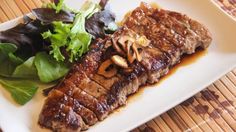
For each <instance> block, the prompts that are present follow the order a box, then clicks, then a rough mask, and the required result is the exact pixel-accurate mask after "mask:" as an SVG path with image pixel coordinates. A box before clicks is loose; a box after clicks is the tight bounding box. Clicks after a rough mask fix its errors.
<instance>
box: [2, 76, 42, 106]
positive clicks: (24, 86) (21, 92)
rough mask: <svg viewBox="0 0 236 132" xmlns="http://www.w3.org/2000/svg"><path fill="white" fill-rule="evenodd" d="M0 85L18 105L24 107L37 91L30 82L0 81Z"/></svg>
mask: <svg viewBox="0 0 236 132" xmlns="http://www.w3.org/2000/svg"><path fill="white" fill-rule="evenodd" d="M0 83H1V84H2V85H3V86H4V88H5V89H6V90H8V91H9V92H10V93H11V96H12V98H13V99H14V100H15V101H16V102H17V103H18V104H20V105H24V104H26V103H27V102H28V101H30V100H31V99H32V98H33V96H34V95H35V93H36V91H37V89H38V87H37V86H36V85H35V84H34V83H33V82H31V81H22V80H3V79H0Z"/></svg>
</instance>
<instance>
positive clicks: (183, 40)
mask: <svg viewBox="0 0 236 132" xmlns="http://www.w3.org/2000/svg"><path fill="white" fill-rule="evenodd" d="M140 38H142V39H140ZM144 40H145V42H148V43H145V44H143V45H136V43H138V42H139V41H140V43H141V41H142V42H143V41H144ZM211 40H212V38H211V35H210V33H209V31H208V30H207V29H206V28H205V27H204V26H203V25H202V24H200V23H198V22H196V21H194V20H192V19H190V18H188V17H187V16H185V15H183V14H180V13H176V12H171V11H166V10H162V9H154V8H151V7H150V6H149V5H147V4H144V3H142V4H141V5H140V7H138V8H136V9H135V10H134V11H133V12H132V13H131V15H130V16H129V17H128V18H127V19H126V21H125V22H124V27H122V28H121V29H120V30H118V31H117V32H115V33H114V34H113V35H112V36H108V37H107V38H105V39H104V40H98V41H97V42H94V43H93V44H92V45H91V46H90V51H89V52H88V53H87V54H86V55H85V56H84V57H83V58H82V59H81V60H80V62H78V63H76V64H74V66H73V68H72V69H71V71H70V73H69V74H68V75H67V76H66V78H65V79H64V80H63V82H61V84H60V85H58V86H57V88H56V89H54V90H53V91H51V92H50V94H49V96H48V98H47V100H46V102H45V105H44V107H43V110H42V112H41V114H40V118H39V124H40V125H41V126H43V127H46V128H49V129H52V130H53V131H80V130H85V129H87V128H88V126H91V125H94V124H95V123H96V122H97V121H98V120H100V121H101V120H104V119H105V118H106V117H107V116H108V114H109V113H111V112H112V111H113V110H114V109H116V108H118V107H119V106H121V105H124V104H126V100H127V97H128V95H130V94H133V93H135V92H137V91H138V88H139V87H140V86H142V85H146V84H147V83H149V84H153V83H156V82H158V80H159V79H160V77H162V76H164V75H165V74H167V73H168V71H169V68H170V67H172V66H173V65H174V64H176V63H178V62H179V61H180V58H181V56H182V55H183V54H192V53H194V52H195V50H196V48H198V47H202V48H207V47H208V46H209V44H210V42H211ZM147 44H148V45H147ZM142 46H145V47H142ZM113 55H116V56H119V57H120V59H118V60H116V62H114V60H113V59H114V58H113V59H111V58H112V56H113ZM116 59H117V58H116ZM126 60H127V61H126ZM105 63H106V64H105ZM117 63H118V64H120V65H118V64H117ZM121 64H123V65H124V64H125V67H122V65H121ZM126 65H128V67H126ZM104 66H107V67H104ZM101 67H102V68H101ZM101 69H103V70H104V71H101ZM109 70H110V71H109ZM103 73H106V74H109V76H108V75H104V74H103Z"/></svg>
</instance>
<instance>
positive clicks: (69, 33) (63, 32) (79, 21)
mask: <svg viewBox="0 0 236 132" xmlns="http://www.w3.org/2000/svg"><path fill="white" fill-rule="evenodd" d="M59 4H60V2H59ZM59 4H58V5H57V6H59ZM97 11H99V6H98V5H97V4H94V3H92V2H90V1H87V2H86V3H85V4H84V5H83V6H82V7H81V9H80V11H79V12H78V13H77V14H76V16H75V19H74V23H73V24H67V23H63V22H61V21H55V22H53V23H52V24H53V28H54V30H53V31H50V30H49V31H47V32H44V33H43V34H42V36H43V38H44V39H47V38H48V39H49V40H50V42H51V47H52V50H51V51H50V54H53V57H54V58H55V59H56V60H57V61H64V60H65V56H64V55H63V54H62V53H61V50H62V48H64V49H66V51H67V53H68V55H69V61H70V62H73V61H76V60H78V58H79V57H81V56H82V55H83V54H84V53H85V52H87V51H88V46H89V44H90V42H91V39H92V36H91V35H90V34H89V33H87V32H86V29H85V20H86V18H87V17H89V16H91V15H93V14H94V13H95V12H97Z"/></svg>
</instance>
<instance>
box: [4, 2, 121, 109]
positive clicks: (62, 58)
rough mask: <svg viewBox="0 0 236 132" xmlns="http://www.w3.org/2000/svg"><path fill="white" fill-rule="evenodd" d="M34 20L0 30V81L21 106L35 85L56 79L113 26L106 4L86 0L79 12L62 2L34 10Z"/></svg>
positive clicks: (31, 93)
mask: <svg viewBox="0 0 236 132" xmlns="http://www.w3.org/2000/svg"><path fill="white" fill-rule="evenodd" d="M32 13H33V15H34V16H35V17H36V18H35V19H32V18H30V17H29V16H24V23H21V24H19V25H17V26H16V27H14V28H11V29H8V30H6V31H2V32H0V84H1V85H2V86H3V87H4V88H5V89H6V90H8V91H9V92H10V94H11V96H12V98H13V99H14V100H15V101H16V102H17V103H18V104H20V105H24V104H26V103H27V102H28V101H29V100H31V99H32V97H33V96H34V95H35V93H36V92H37V89H38V83H37V82H40V83H52V82H53V83H55V84H56V83H57V82H58V81H60V79H62V78H63V77H64V76H65V75H66V74H67V73H68V71H69V70H70V67H71V66H72V65H73V64H74V63H76V62H77V61H79V59H80V58H81V56H82V55H83V54H85V53H86V52H87V51H88V50H89V45H90V43H91V42H92V41H93V40H94V39H96V38H103V37H105V36H106V34H107V33H110V32H113V31H114V30H116V29H117V26H116V24H115V17H114V15H113V14H112V13H111V12H110V11H108V10H105V9H104V4H100V5H99V4H96V3H93V2H91V1H86V2H85V3H84V4H83V6H82V7H81V8H80V10H74V9H70V8H69V7H67V6H66V5H65V4H64V1H63V0H59V1H58V0H56V1H55V2H54V3H49V4H46V5H44V6H43V7H42V8H37V9H33V11H32Z"/></svg>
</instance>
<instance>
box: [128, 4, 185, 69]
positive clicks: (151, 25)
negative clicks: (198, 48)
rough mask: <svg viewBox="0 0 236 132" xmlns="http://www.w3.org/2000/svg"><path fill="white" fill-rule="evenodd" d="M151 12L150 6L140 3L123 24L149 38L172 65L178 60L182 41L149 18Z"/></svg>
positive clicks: (169, 30)
mask: <svg viewBox="0 0 236 132" xmlns="http://www.w3.org/2000/svg"><path fill="white" fill-rule="evenodd" d="M149 9H150V10H149ZM152 12H154V10H153V9H152V8H151V7H149V6H147V5H145V4H141V6H140V7H138V8H136V9H135V10H134V11H133V12H132V13H131V16H129V17H128V19H127V20H126V21H125V25H126V26H127V27H128V28H129V29H132V30H134V31H135V32H136V33H138V34H140V35H145V36H146V37H147V38H148V39H150V40H151V42H152V45H153V46H154V47H156V48H158V49H160V50H161V51H163V52H165V53H167V55H169V57H170V59H171V61H172V62H171V64H172V65H173V64H175V63H177V62H178V61H179V59H180V58H179V57H180V48H181V46H183V44H182V43H179V42H177V40H176V37H177V38H178V39H181V38H179V36H174V35H173V34H172V33H171V29H168V28H166V27H165V26H163V25H162V24H160V23H158V22H157V21H156V20H155V19H153V18H151V17H150V15H151V14H152ZM180 44H182V45H180Z"/></svg>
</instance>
